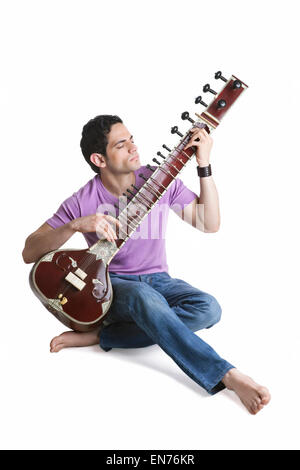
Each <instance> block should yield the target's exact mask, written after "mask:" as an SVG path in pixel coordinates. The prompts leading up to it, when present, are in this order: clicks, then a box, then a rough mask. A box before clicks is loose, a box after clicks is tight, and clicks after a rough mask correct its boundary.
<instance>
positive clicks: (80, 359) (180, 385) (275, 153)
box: [0, 0, 300, 450]
mask: <svg viewBox="0 0 300 470" xmlns="http://www.w3.org/2000/svg"><path fill="white" fill-rule="evenodd" d="M296 10H297V2H296V1H288V0H286V1H285V2H279V1H274V0H273V1H259V2H254V1H252V2H245V1H241V0H240V1H238V2H221V1H210V2H207V1H200V0H197V1H194V0H185V1H176V0H172V1H169V0H164V1H159V2H158V1H152V2H143V1H117V0H115V1H113V2H106V1H105V2H104V1H89V0H85V1H74V0H73V1H53V0H52V1H42V2H40V1H31V0H27V1H26V2H21V1H11V0H10V1H3V2H1V11H0V18H1V19H0V35H1V37H0V44H1V49H2V50H1V88H0V106H1V123H0V124H1V139H0V145H1V159H2V171H1V203H2V204H1V205H2V210H1V213H2V216H1V219H2V220H1V221H2V233H1V237H2V238H1V240H2V260H1V277H2V280H1V331H0V335H1V355H0V357H1V389H0V390H1V391H0V394H1V402H0V407H1V409H0V413H1V420H0V422H1V424H0V428H1V429H0V431H1V447H2V448H6V449H76V448H77V449H115V450H117V449H295V448H298V449H299V426H298V423H299V411H300V407H299V326H300V321H299V294H298V292H299V283H298V279H299V250H298V242H299V229H298V226H299V224H298V212H299V211H298V200H299V190H298V187H299V168H300V166H299V145H298V136H299V130H298V127H297V124H298V113H299V88H298V82H299V50H298V48H299V17H298V14H297V11H296ZM217 70H221V71H222V72H223V75H224V76H225V77H227V78H228V77H230V75H231V74H234V75H236V76H237V77H239V78H240V79H241V80H243V81H244V82H245V83H247V84H248V85H249V89H248V90H247V91H246V92H245V93H243V95H242V96H241V97H240V99H239V100H238V101H237V102H236V104H235V105H234V107H233V108H232V109H231V110H230V111H229V112H228V114H227V115H226V117H225V118H224V121H223V122H222V125H221V126H220V127H219V128H218V129H217V130H216V131H215V133H214V134H213V135H212V137H213V139H214V145H213V150H212V154H211V164H212V169H213V177H214V180H215V182H216V185H217V188H218V192H219V197H220V207H221V218H222V221H221V228H220V230H219V232H217V233H214V234H204V233H202V232H198V231H196V230H195V229H193V228H192V227H190V226H189V225H187V224H185V223H184V222H182V221H181V220H180V219H179V218H178V217H176V215H175V214H173V213H171V215H170V220H169V226H168V239H167V246H168V262H169V268H170V275H171V276H172V277H179V278H182V279H185V280H186V281H188V282H190V283H191V284H192V285H194V286H196V287H198V288H200V289H202V290H204V291H206V292H209V293H211V294H212V295H214V296H215V297H216V298H217V299H218V301H219V302H220V304H221V306H222V309H223V317H222V321H221V322H220V323H218V324H217V325H216V326H215V327H214V328H212V329H210V330H206V331H201V332H198V333H197V334H198V335H199V336H201V338H203V339H204V340H205V341H207V342H208V343H209V344H210V345H211V346H213V347H214V348H215V349H216V350H217V352H218V353H219V354H221V355H222V356H223V357H224V358H226V359H227V360H228V361H230V362H232V363H233V364H235V365H236V366H237V367H238V368H239V369H240V370H242V371H243V372H245V373H246V374H249V375H250V376H252V377H253V378H254V379H255V380H256V381H258V382H259V383H261V384H263V385H266V386H267V387H268V388H269V389H270V391H271V394H272V401H271V402H270V404H269V405H268V406H267V407H265V409H263V410H262V411H261V412H260V413H259V414H258V415H256V416H252V415H250V414H249V413H248V412H247V411H246V410H245V409H244V407H243V405H242V404H240V401H239V399H238V398H237V397H235V396H234V394H233V393H232V392H229V391H228V390H225V391H222V392H220V393H219V394H217V395H215V396H213V397H211V396H209V395H208V394H207V393H206V392H205V391H204V390H202V389H201V388H200V387H199V386H198V385H197V384H196V383H194V382H193V381H192V380H191V379H190V378H189V377H187V376H186V375H185V374H184V373H183V372H182V371H181V369H179V368H178V366H177V365H176V364H175V363H174V362H173V361H172V360H171V358H169V357H168V356H167V355H166V354H165V353H164V352H163V351H162V350H160V348H159V347H158V346H156V345H155V346H152V347H149V348H145V349H132V350H122V349H116V350H112V351H110V352H109V353H105V352H103V351H102V350H101V349H100V348H99V347H98V346H94V347H89V348H74V349H65V350H63V351H61V352H59V353H58V354H50V353H49V342H50V340H51V338H52V337H53V336H55V335H58V334H60V333H61V332H62V331H64V330H65V327H64V326H63V325H62V324H60V323H59V322H58V321H57V320H56V319H55V318H54V317H53V316H52V315H51V314H50V313H48V312H47V311H46V309H45V308H44V307H43V306H42V304H41V303H40V302H39V301H38V300H37V299H36V298H35V296H34V295H33V293H32V292H31V290H30V288H29V284H28V274H29V271H30V269H31V266H30V265H25V264H24V263H23V260H22V257H21V252H22V249H23V246H24V241H25V238H26V237H27V236H28V235H29V234H30V233H31V232H33V231H34V230H35V229H37V228H38V227H39V226H40V225H41V224H42V223H43V222H44V221H45V220H46V219H47V218H48V217H50V216H51V215H52V214H53V212H54V211H56V209H57V207H58V206H59V204H60V203H61V202H62V201H63V200H64V199H65V198H66V197H68V196H69V195H71V194H72V193H73V192H74V191H76V190H78V189H79V188H80V187H81V186H83V185H84V184H85V183H86V182H87V181H88V180H89V179H90V178H92V177H93V176H94V173H93V172H92V171H91V170H90V168H89V167H88V165H87V164H86V163H85V161H84V159H83V157H82V155H81V152H80V147H79V141H80V136H81V130H82V126H83V125H84V124H85V123H86V122H87V121H88V120H89V119H90V118H92V117H94V116H96V115H98V114H118V115H119V116H120V117H121V118H122V119H123V121H124V124H125V125H126V126H127V128H128V129H129V130H130V131H131V132H132V133H133V135H134V137H135V141H136V143H137V144H138V148H139V152H140V155H141V160H142V164H146V163H150V162H151V159H152V158H153V157H154V156H155V154H156V152H157V151H158V150H161V145H162V144H163V143H165V144H167V145H168V146H174V145H176V144H177V139H176V136H174V135H171V134H170V128H171V126H173V125H178V126H179V128H180V129H181V130H182V131H186V130H187V126H188V124H187V123H186V122H183V121H181V119H180V115H181V113H182V112H183V111H186V110H188V111H189V112H190V113H191V115H192V116H193V113H194V112H196V111H198V112H201V111H202V110H203V108H202V107H201V106H200V105H195V104H194V99H195V97H196V96H198V95H199V94H200V95H201V94H202V95H203V93H202V87H203V85H204V84H205V83H207V82H209V83H210V84H211V86H212V88H214V89H216V90H219V89H220V88H221V86H223V82H221V81H215V80H214V78H213V76H214V73H215V72H216V71H217ZM210 96H211V97H212V95H210ZM210 96H207V95H205V98H206V99H205V101H208V102H210V101H211V99H212V98H211V97H210ZM182 179H183V181H184V183H185V184H186V185H187V186H188V187H189V188H191V189H192V190H194V191H195V192H198V191H199V180H198V177H197V174H196V162H195V161H194V162H192V163H191V164H190V166H189V167H187V168H186V169H185V170H184V172H183V173H182ZM66 246H69V247H74V248H81V247H85V242H84V239H83V237H82V236H81V235H79V234H76V235H75V236H74V237H73V238H72V239H71V240H69V242H68V243H67V245H66Z"/></svg>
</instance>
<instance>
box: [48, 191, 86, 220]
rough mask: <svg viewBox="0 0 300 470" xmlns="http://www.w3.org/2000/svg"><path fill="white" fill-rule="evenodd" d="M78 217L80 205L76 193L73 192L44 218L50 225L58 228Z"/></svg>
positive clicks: (79, 215)
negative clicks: (50, 214) (51, 213)
mask: <svg viewBox="0 0 300 470" xmlns="http://www.w3.org/2000/svg"><path fill="white" fill-rule="evenodd" d="M78 217H81V212H80V207H79V203H78V199H77V197H76V194H73V196H70V197H69V198H68V199H66V200H65V201H64V202H63V203H62V204H61V205H60V206H59V208H58V209H57V211H56V212H55V214H53V216H52V217H50V219H48V220H46V222H47V224H49V225H50V227H52V228H58V227H60V226H61V225H65V224H67V223H68V222H70V221H71V220H74V219H77V218H78Z"/></svg>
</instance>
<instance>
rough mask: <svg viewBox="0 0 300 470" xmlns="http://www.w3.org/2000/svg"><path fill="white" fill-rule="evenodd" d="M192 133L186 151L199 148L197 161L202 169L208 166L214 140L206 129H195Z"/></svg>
mask: <svg viewBox="0 0 300 470" xmlns="http://www.w3.org/2000/svg"><path fill="white" fill-rule="evenodd" d="M191 132H192V134H193V135H192V137H191V140H190V141H189V143H188V144H187V145H186V146H185V147H184V150H185V149H187V148H189V147H197V149H196V160H197V163H198V165H199V166H200V167H204V166H208V165H209V158H210V152H211V148H212V145H213V140H212V138H211V136H210V135H209V134H208V132H206V130H205V129H199V127H194V128H193V129H191ZM197 139H198V140H197ZM199 139H200V140H199Z"/></svg>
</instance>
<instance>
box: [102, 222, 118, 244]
mask: <svg viewBox="0 0 300 470" xmlns="http://www.w3.org/2000/svg"><path fill="white" fill-rule="evenodd" d="M104 231H105V232H106V234H107V235H108V236H109V237H110V239H111V241H113V240H116V239H117V235H116V234H115V231H114V230H113V229H112V227H111V225H110V224H109V223H108V222H107V226H105V228H104Z"/></svg>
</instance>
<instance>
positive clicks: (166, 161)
mask: <svg viewBox="0 0 300 470" xmlns="http://www.w3.org/2000/svg"><path fill="white" fill-rule="evenodd" d="M164 163H166V164H167V165H170V166H171V167H173V168H174V170H176V171H177V174H178V173H180V170H178V168H176V166H174V165H172V163H170V162H168V160H165V161H164Z"/></svg>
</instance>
